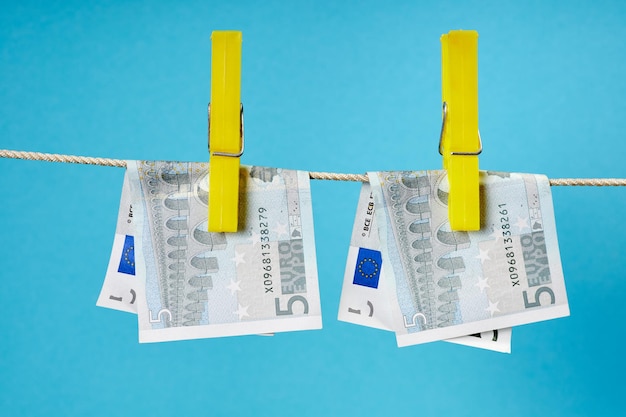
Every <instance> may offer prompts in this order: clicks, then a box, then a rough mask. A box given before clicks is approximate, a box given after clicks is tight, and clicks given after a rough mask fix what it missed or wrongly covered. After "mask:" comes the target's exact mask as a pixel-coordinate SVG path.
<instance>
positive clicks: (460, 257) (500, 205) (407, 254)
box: [369, 171, 569, 346]
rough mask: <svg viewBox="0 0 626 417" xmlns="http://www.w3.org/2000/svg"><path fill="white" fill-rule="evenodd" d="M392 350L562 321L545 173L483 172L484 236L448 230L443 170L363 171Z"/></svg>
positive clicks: (564, 309)
mask: <svg viewBox="0 0 626 417" xmlns="http://www.w3.org/2000/svg"><path fill="white" fill-rule="evenodd" d="M369 179H370V183H371V185H372V193H373V196H374V200H375V203H376V212H375V216H376V221H377V222H378V229H379V234H380V243H381V252H382V257H383V258H384V259H385V260H387V266H388V268H385V273H386V274H388V275H389V276H391V277H392V279H391V280H390V282H391V285H392V287H393V288H392V291H391V294H392V298H394V299H395V300H394V302H392V303H391V305H392V309H393V328H394V329H395V331H396V337H397V341H398V345H399V346H407V345H412V344H418V343H425V342H430V341H434V340H441V339H448V338H452V337H458V336H463V335H468V334H474V333H479V332H488V331H490V330H491V329H502V328H506V327H513V326H516V325H521V324H527V323H532V322H537V321H542V320H548V319H553V318H558V317H564V316H567V315H569V307H568V303H567V295H566V291H565V282H564V278H563V271H562V267H561V260H560V254H559V248H558V241H557V234H556V224H555V221H554V209H553V206H552V196H551V193H550V185H549V182H548V180H547V178H546V177H544V176H540V175H530V174H508V173H493V172H481V177H480V181H481V230H480V231H477V232H456V231H455V232H453V231H451V230H450V227H449V222H448V207H447V197H448V192H449V190H448V181H447V177H446V174H445V172H444V171H411V172H378V173H370V174H369Z"/></svg>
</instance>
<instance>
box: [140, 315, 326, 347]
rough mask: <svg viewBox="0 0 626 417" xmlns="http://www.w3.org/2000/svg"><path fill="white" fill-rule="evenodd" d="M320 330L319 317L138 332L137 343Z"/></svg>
mask: <svg viewBox="0 0 626 417" xmlns="http://www.w3.org/2000/svg"><path fill="white" fill-rule="evenodd" d="M321 328H322V317H321V316H316V317H301V318H299V319H297V320H294V319H285V320H279V321H276V320H275V319H273V320H255V321H249V322H239V323H224V324H210V325H204V326H189V327H171V328H165V329H146V330H139V343H155V342H169V341H175V340H193V339H208V338H214V337H228V336H247V335H257V334H259V333H281V332H295V331H300V330H319V329H321Z"/></svg>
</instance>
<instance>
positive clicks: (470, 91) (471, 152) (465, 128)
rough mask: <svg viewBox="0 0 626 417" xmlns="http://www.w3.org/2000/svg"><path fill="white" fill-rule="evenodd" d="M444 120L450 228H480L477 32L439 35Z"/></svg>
mask: <svg viewBox="0 0 626 417" xmlns="http://www.w3.org/2000/svg"><path fill="white" fill-rule="evenodd" d="M441 56H442V81H443V89H442V90H443V91H442V93H443V94H442V96H443V122H442V126H441V136H440V138H439V153H440V154H441V155H443V168H444V169H446V170H447V171H448V181H449V183H450V194H449V196H448V217H449V218H450V228H451V229H452V230H466V231H470V230H479V229H480V201H479V187H478V155H479V154H480V152H481V151H482V144H481V141H480V134H479V133H478V32H476V31H474V30H453V31H450V32H449V33H448V34H444V35H442V36H441Z"/></svg>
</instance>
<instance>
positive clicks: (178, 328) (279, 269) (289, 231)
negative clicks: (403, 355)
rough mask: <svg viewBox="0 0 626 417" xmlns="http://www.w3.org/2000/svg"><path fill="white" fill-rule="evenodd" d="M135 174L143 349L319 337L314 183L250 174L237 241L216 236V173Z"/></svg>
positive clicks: (131, 171)
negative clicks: (161, 344)
mask: <svg viewBox="0 0 626 417" xmlns="http://www.w3.org/2000/svg"><path fill="white" fill-rule="evenodd" d="M127 164H128V175H129V179H130V185H131V191H132V195H133V197H132V204H133V215H134V222H135V228H136V235H135V255H136V259H137V265H136V270H137V276H138V277H140V279H143V280H144V281H145V285H144V286H143V287H142V288H140V291H141V294H139V293H138V294H137V300H138V319H139V340H140V342H158V341H167V340H181V339H195V338H205V337H220V336H234V335H244V334H258V333H272V332H282V331H294V330H307V329H319V328H321V326H322V320H321V306H320V299H319V288H318V277H317V264H316V256H315V240H314V234H313V215H312V208H311V194H310V186H309V178H308V173H306V172H301V171H291V170H281V169H274V168H261V167H244V166H242V168H241V177H240V181H241V182H240V190H241V192H240V214H239V216H240V218H239V223H240V225H239V231H238V232H237V233H210V232H208V231H207V210H208V209H207V198H208V193H209V191H210V190H208V175H209V174H208V164H205V163H182V162H141V161H128V163H127Z"/></svg>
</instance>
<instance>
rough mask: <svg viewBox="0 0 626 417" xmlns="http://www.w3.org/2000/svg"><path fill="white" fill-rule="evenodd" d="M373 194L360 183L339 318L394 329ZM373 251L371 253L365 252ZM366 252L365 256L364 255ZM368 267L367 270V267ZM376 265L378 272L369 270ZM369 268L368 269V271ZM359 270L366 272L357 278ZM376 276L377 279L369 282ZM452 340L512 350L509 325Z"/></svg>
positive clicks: (365, 184) (392, 299) (463, 343)
mask: <svg viewBox="0 0 626 417" xmlns="http://www.w3.org/2000/svg"><path fill="white" fill-rule="evenodd" d="M374 212H375V204H374V197H373V195H372V192H371V186H370V184H369V183H364V184H363V185H362V187H361V193H360V195H359V202H358V205H357V211H356V215H355V220H354V227H353V229H352V237H351V240H350V248H349V251H348V259H347V262H346V269H345V274H344V281H343V287H342V291H341V298H340V301H339V314H338V319H339V320H341V321H345V322H348V323H354V324H360V325H363V326H368V327H374V328H378V329H383V330H388V331H394V328H393V326H394V321H393V313H392V307H391V303H392V302H395V298H392V296H391V294H390V292H391V291H392V287H393V286H392V283H391V282H390V281H389V280H390V279H391V278H390V277H389V276H388V275H387V274H386V268H387V262H386V260H385V259H384V257H382V256H381V257H380V261H378V260H377V259H375V258H377V253H380V250H381V248H380V239H379V237H378V227H377V222H376V216H375V215H374ZM370 251H373V253H374V255H373V256H369V255H368V254H369V253H371V252H370ZM363 253H365V256H363ZM368 267H369V268H370V271H367V269H368ZM377 267H378V269H379V270H378V276H376V274H372V273H371V272H375V270H376V268H377ZM368 272H369V273H368ZM359 273H361V275H365V276H366V277H365V279H364V280H359V279H358V277H359ZM374 279H376V282H375V283H373V282H371V281H372V280H374ZM446 341H448V342H452V343H458V344H462V345H467V346H472V347H477V348H483V349H489V350H494V351H498V352H505V353H510V352H511V329H510V328H506V329H501V330H493V331H488V332H483V333H478V334H476V335H471V336H462V337H458V338H453V339H448V340H446Z"/></svg>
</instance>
